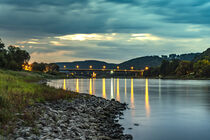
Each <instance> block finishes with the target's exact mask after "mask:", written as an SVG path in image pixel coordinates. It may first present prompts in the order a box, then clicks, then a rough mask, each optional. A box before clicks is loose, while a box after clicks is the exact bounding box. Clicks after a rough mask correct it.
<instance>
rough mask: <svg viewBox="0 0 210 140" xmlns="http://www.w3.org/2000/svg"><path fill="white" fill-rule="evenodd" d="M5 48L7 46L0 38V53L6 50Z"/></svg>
mask: <svg viewBox="0 0 210 140" xmlns="http://www.w3.org/2000/svg"><path fill="white" fill-rule="evenodd" d="M4 47H5V45H4V43H3V42H2V40H1V38H0V52H1V51H2V50H4Z"/></svg>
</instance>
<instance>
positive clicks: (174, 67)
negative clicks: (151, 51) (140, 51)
mask: <svg viewBox="0 0 210 140" xmlns="http://www.w3.org/2000/svg"><path fill="white" fill-rule="evenodd" d="M209 53H210V48H209V49H207V50H206V51H204V52H203V53H202V54H201V55H200V56H198V58H200V59H198V58H196V59H195V60H193V61H186V60H185V61H183V60H179V59H173V60H163V61H162V63H161V65H160V66H158V67H151V68H150V69H149V70H147V71H145V72H144V76H146V77H167V76H177V77H186V78H187V77H189V78H193V77H195V78H198V77H207V78H210V54H209ZM203 54H205V55H203ZM201 56H202V57H201Z"/></svg>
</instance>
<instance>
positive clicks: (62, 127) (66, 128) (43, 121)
mask: <svg viewBox="0 0 210 140" xmlns="http://www.w3.org/2000/svg"><path fill="white" fill-rule="evenodd" d="M126 108H127V105H126V104H125V103H120V102H118V101H116V100H114V99H112V100H107V99H104V98H102V97H96V96H94V95H89V94H85V93H79V94H78V95H77V97H76V98H74V99H69V100H68V99H67V100H66V99H60V100H57V101H50V102H49V101H48V102H44V103H36V104H35V105H33V106H31V107H28V108H27V109H26V110H25V111H26V112H27V110H36V112H40V111H41V113H38V116H37V117H38V118H37V119H36V120H33V122H34V123H33V125H32V126H30V125H27V124H25V122H24V120H21V119H19V120H18V121H17V122H16V124H17V125H16V127H15V129H14V132H13V133H12V134H10V135H8V138H9V139H11V140H13V139H14V140H15V139H16V140H25V139H26V140H27V139H34V140H38V139H56V138H57V140H59V139H78V140H80V139H81V140H83V139H84V140H85V139H96V140H98V139H99V140H100V139H101V140H103V139H107V140H108V139H122V140H132V139H133V138H132V136H131V135H129V134H124V133H123V130H124V128H123V127H122V126H121V125H120V124H119V123H118V121H119V118H120V116H122V115H123V111H124V110H125V109H126ZM18 115H21V114H18Z"/></svg>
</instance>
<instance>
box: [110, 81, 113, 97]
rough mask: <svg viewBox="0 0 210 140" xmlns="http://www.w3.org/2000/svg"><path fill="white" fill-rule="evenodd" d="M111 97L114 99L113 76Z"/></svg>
mask: <svg viewBox="0 0 210 140" xmlns="http://www.w3.org/2000/svg"><path fill="white" fill-rule="evenodd" d="M110 89H111V99H113V98H114V93H113V90H114V89H113V78H111V88H110Z"/></svg>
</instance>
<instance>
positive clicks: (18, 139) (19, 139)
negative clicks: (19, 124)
mask: <svg viewBox="0 0 210 140" xmlns="http://www.w3.org/2000/svg"><path fill="white" fill-rule="evenodd" d="M16 140H25V139H24V138H22V137H19V138H17V139H16Z"/></svg>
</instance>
